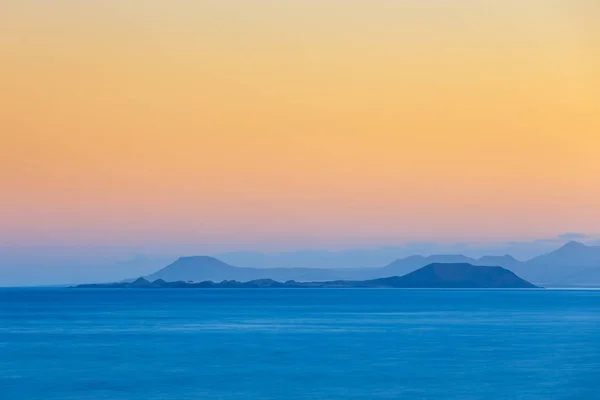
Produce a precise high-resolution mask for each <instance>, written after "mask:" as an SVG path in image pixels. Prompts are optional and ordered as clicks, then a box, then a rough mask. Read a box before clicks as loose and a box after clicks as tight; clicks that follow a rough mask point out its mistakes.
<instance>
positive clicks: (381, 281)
mask: <svg viewBox="0 0 600 400" xmlns="http://www.w3.org/2000/svg"><path fill="white" fill-rule="evenodd" d="M207 261H208V260H207ZM216 266H218V265H216ZM220 266H221V267H222V266H223V265H220ZM77 287H78V288H98V289H103V288H133V289H145V288H148V289H152V288H156V289H160V288H248V289H252V288H520V289H530V288H535V287H536V286H535V285H533V284H531V283H529V282H527V281H525V280H523V279H521V278H519V277H518V276H517V275H515V274H514V273H512V272H511V271H509V270H507V269H505V268H502V267H484V266H474V265H471V264H464V263H462V264H437V263H436V264H429V265H427V266H425V267H422V268H419V269H417V270H416V271H413V272H410V273H408V274H406V275H404V276H392V277H387V278H378V279H369V280H337V281H325V282H297V281H294V280H289V281H286V282H277V281H276V280H273V279H255V280H251V281H248V282H239V281H236V280H223V281H216V282H214V281H212V280H208V281H203V282H184V281H178V282H169V281H166V280H164V279H156V280H154V281H151V280H148V279H145V278H139V279H136V280H135V281H133V282H120V283H109V284H89V285H79V286H77Z"/></svg>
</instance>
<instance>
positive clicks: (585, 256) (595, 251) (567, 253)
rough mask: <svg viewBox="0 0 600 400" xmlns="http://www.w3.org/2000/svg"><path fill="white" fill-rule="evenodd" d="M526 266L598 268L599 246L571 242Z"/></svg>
mask: <svg viewBox="0 0 600 400" xmlns="http://www.w3.org/2000/svg"><path fill="white" fill-rule="evenodd" d="M527 264H528V265H530V266H571V267H600V246H587V245H585V244H583V243H580V242H575V241H573V242H569V243H567V244H565V245H564V246H562V247H561V248H559V249H558V250H555V251H553V252H551V253H548V254H543V255H541V256H538V257H534V258H532V259H531V260H529V261H528V262H527Z"/></svg>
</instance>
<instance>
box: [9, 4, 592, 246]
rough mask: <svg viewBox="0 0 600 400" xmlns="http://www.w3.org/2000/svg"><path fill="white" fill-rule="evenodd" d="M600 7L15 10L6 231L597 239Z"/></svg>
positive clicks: (289, 238) (91, 236) (66, 237)
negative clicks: (567, 235)
mask: <svg viewBox="0 0 600 400" xmlns="http://www.w3.org/2000/svg"><path fill="white" fill-rule="evenodd" d="M598 21H600V5H599V3H598V2H597V1H596V0H562V1H559V0H553V1H551V0H529V1H522V0H505V1H481V0H457V1H443V0H437V1H434V0H432V1H422V0H420V1H417V0H405V1H392V0H370V1H358V0H345V1H342V0H324V1H316V0H315V1H310V0H303V1H301V0H288V1H275V0H270V1H267V0H253V1H242V0H238V1H234V0H203V1H191V0H171V1H168V2H167V1H162V0H126V1H116V0H111V1H108V0H107V1H104V0H103V1H101V0H86V1H79V0H57V1H52V2H49V1H43V0H19V1H7V2H0V48H1V49H2V51H0V140H1V141H0V152H1V157H0V185H1V186H0V188H1V196H0V220H1V221H2V223H1V226H0V243H4V244H19V243H29V242H33V243H112V242H119V243H121V242H132V243H134V242H135V243H140V242H144V241H152V242H153V243H161V242H177V241H180V240H185V241H187V242H193V241H198V242H202V243H232V246H233V247H235V246H242V247H243V246H244V245H245V244H246V245H247V244H248V243H255V242H257V241H258V242H261V243H268V244H269V245H272V247H273V248H277V247H286V246H287V247H290V246H291V247H303V246H304V245H307V244H310V243H312V244H315V243H317V244H322V245H323V246H324V247H327V246H335V245H341V244H348V245H354V244H360V243H366V242H370V243H381V244H383V243H393V242H395V241H404V240H450V241H452V240H506V239H521V238H530V237H540V236H545V235H554V234H556V233H559V232H566V231H571V232H584V233H598V230H599V228H598V226H599V225H598V224H599V222H600V184H599V182H600V24H598Z"/></svg>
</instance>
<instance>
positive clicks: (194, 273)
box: [146, 256, 351, 282]
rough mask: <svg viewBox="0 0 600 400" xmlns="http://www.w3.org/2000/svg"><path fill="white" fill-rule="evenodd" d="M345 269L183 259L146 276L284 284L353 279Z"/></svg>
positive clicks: (199, 280) (208, 259)
mask: <svg viewBox="0 0 600 400" xmlns="http://www.w3.org/2000/svg"><path fill="white" fill-rule="evenodd" d="M350 276H351V273H349V272H346V271H345V270H327V269H319V268H248V267H235V266H232V265H229V264H226V263H224V262H222V261H220V260H218V259H216V258H213V257H207V256H197V257H181V258H179V259H178V260H177V261H175V262H174V263H172V264H170V265H168V266H166V267H165V268H163V269H161V270H160V271H158V272H155V273H154V274H151V275H149V276H147V277H146V279H148V280H149V281H155V280H156V279H163V280H165V281H167V282H173V281H196V282H201V281H214V282H221V281H224V280H236V281H244V282H245V281H251V280H257V279H275V280H280V281H287V280H298V281H313V280H331V279H344V278H347V277H350Z"/></svg>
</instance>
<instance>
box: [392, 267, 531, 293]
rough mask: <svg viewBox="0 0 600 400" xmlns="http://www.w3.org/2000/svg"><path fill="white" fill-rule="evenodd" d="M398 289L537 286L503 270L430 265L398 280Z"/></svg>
mask: <svg viewBox="0 0 600 400" xmlns="http://www.w3.org/2000/svg"><path fill="white" fill-rule="evenodd" d="M394 279H395V280H396V282H395V286H394V287H410V288H533V287H535V285H533V284H531V283H529V282H527V281H525V280H523V279H521V278H519V277H518V276H517V275H515V274H514V273H513V272H511V271H509V270H507V269H506V268H502V267H488V266H476V265H472V264H467V263H460V264H439V263H436V264H430V265H427V266H425V267H423V268H420V269H418V270H416V271H413V272H411V273H409V274H407V275H405V276H402V277H399V278H394Z"/></svg>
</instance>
